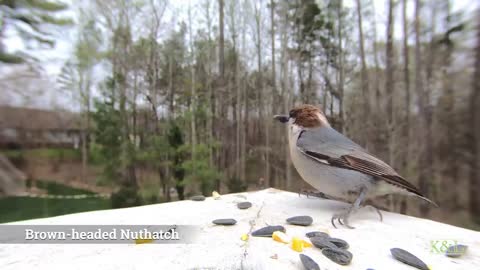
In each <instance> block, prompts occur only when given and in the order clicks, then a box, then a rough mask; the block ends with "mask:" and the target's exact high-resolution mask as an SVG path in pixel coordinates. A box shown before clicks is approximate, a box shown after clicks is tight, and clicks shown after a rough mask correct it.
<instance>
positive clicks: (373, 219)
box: [0, 189, 480, 270]
mask: <svg viewBox="0 0 480 270" xmlns="http://www.w3.org/2000/svg"><path fill="white" fill-rule="evenodd" d="M245 200H248V201H250V202H252V203H253V207H251V208H250V209H247V210H240V209H238V208H237V207H236V203H238V202H241V201H245ZM345 206H346V205H345V204H344V203H340V202H335V201H329V200H323V199H316V198H311V197H310V198H307V197H306V196H301V197H299V196H298V194H296V193H291V192H285V191H280V190H276V189H266V190H261V191H257V192H247V193H239V194H229V195H222V197H221V199H219V200H214V199H213V198H211V197H209V198H207V199H206V200H205V201H201V202H196V201H180V202H172V203H164V204H156V205H147V206H141V207H134V208H125V209H118V210H105V211H93V212H86V213H79V214H71V215H65V216H58V217H53V218H45V219H36V220H28V221H22V222H16V223H15V224H55V225H82V224H94V225H97V224H98V225H102V224H132V225H133V224H142V225H144V224H155V225H160V224H165V225H171V224H177V225H198V226H200V228H201V233H200V235H199V237H198V238H199V239H198V241H197V243H196V244H142V245H136V244H133V243H132V244H108V245H107V244H68V245H59V244H41V245H39V244H1V245H0V269H2V270H7V269H15V270H17V269H36V270H40V269H45V270H51V269H82V270H90V269H101V270H109V269H112V270H117V269H142V270H147V269H168V270H173V269H303V268H302V265H301V263H300V260H299V256H298V254H299V253H297V252H295V251H293V250H292V249H291V248H290V247H289V246H288V245H286V244H281V243H278V242H275V241H273V240H272V239H271V238H257V237H250V238H249V240H248V241H247V242H244V241H242V240H241V236H242V234H246V233H248V232H249V231H250V230H251V229H252V227H251V224H254V225H253V228H254V229H258V228H261V227H264V226H267V225H283V226H285V228H286V229H287V234H288V235H291V236H304V234H305V233H306V232H308V231H314V230H322V231H327V232H328V233H329V234H330V235H331V236H332V237H338V238H342V239H344V240H346V241H347V242H348V243H349V244H350V249H349V250H350V251H351V252H352V253H353V260H352V263H351V264H350V265H348V266H340V265H337V264H335V263H333V262H331V261H330V260H329V259H327V258H326V257H324V256H323V255H322V253H321V251H320V250H319V249H317V248H315V247H313V248H307V249H305V251H304V253H305V254H306V255H308V256H310V257H311V258H313V259H314V260H315V261H316V262H317V263H318V264H319V265H320V268H321V269H322V270H323V269H330V270H333V269H355V270H363V269H368V268H372V269H376V270H381V269H390V270H395V269H414V268H412V267H410V266H407V265H404V264H402V263H400V262H398V261H396V260H394V259H393V258H392V256H391V255H390V248H394V247H398V248H403V249H406V250H408V251H409V252H411V253H413V254H415V255H416V256H418V257H419V258H420V259H422V260H423V261H424V262H425V263H426V264H427V265H429V266H430V267H431V269H433V270H442V269H449V270H453V269H472V270H473V269H480V232H476V231H472V230H467V229H463V228H459V227H455V226H450V225H446V224H442V223H439V222H434V221H431V220H427V219H419V218H414V217H410V216H405V215H400V214H396V213H389V212H383V217H384V219H383V222H380V221H379V219H378V216H377V214H376V213H375V212H374V211H372V210H368V209H362V210H361V211H360V212H359V213H357V214H356V215H354V216H352V218H351V224H352V225H353V226H355V227H356V229H354V230H350V229H346V228H340V229H335V228H333V227H332V225H331V224H330V218H331V216H332V213H334V212H336V211H339V210H341V208H342V207H345ZM296 215H310V216H312V217H313V219H314V222H313V224H312V225H310V226H308V227H300V226H293V225H287V224H286V222H285V219H287V218H288V217H291V216H296ZM219 218H234V219H236V220H237V221H238V222H237V224H236V225H234V226H228V227H223V226H215V225H213V224H212V220H214V219H219ZM444 239H448V240H456V241H458V242H459V243H461V244H466V245H468V246H469V248H468V252H467V254H466V255H464V256H463V257H461V258H457V259H454V258H449V257H446V256H445V255H443V254H437V253H435V252H431V251H432V248H431V241H437V240H444ZM275 254H276V256H275ZM272 256H274V257H276V259H274V258H271V257H272Z"/></svg>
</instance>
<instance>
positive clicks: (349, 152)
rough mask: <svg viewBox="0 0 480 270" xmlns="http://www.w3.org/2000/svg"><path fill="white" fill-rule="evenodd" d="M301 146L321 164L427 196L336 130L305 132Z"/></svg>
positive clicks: (307, 154) (323, 129) (299, 141)
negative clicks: (352, 171)
mask: <svg viewBox="0 0 480 270" xmlns="http://www.w3.org/2000/svg"><path fill="white" fill-rule="evenodd" d="M297 147H298V149H299V150H300V151H301V152H302V153H303V154H305V155H306V156H308V157H310V158H312V159H314V160H316V161H318V162H321V163H324V164H327V165H330V166H334V167H339V168H344V169H349V170H354V171H358V172H361V173H364V174H367V175H371V176H374V178H375V179H377V180H384V181H386V182H388V183H390V184H392V185H395V186H398V187H401V188H404V189H406V190H408V191H410V192H412V193H415V194H417V195H419V196H422V197H424V196H423V195H422V194H421V193H420V191H419V190H418V189H417V188H416V187H415V186H414V185H412V184H411V183H409V182H408V181H407V180H405V179H404V178H403V177H401V176H400V175H399V174H398V173H397V172H396V171H395V170H394V169H393V168H392V167H390V166H389V165H388V164H386V163H385V162H383V161H381V160H380V159H378V158H376V157H374V156H373V155H371V154H370V153H368V152H367V151H366V150H365V149H363V148H362V147H361V146H360V145H358V144H356V143H354V142H353V141H352V140H350V139H349V138H347V137H345V136H344V135H343V134H341V133H339V132H338V131H336V130H335V129H333V128H330V127H320V128H315V129H308V130H303V131H302V132H301V134H300V135H299V137H298V140H297Z"/></svg>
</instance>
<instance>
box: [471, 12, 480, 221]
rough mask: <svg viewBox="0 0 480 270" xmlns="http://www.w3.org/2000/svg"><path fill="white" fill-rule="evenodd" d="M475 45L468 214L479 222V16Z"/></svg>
mask: <svg viewBox="0 0 480 270" xmlns="http://www.w3.org/2000/svg"><path fill="white" fill-rule="evenodd" d="M477 20H478V22H477V29H476V30H477V45H476V48H475V71H474V74H473V77H472V79H473V85H472V92H471V97H470V121H471V123H470V124H471V132H472V134H471V136H470V138H471V139H470V147H471V160H470V194H469V195H470V215H471V217H472V218H473V219H474V221H475V222H477V223H480V196H479V194H480V174H479V172H480V157H479V155H480V110H479V109H478V108H480V80H479V79H478V78H480V18H477Z"/></svg>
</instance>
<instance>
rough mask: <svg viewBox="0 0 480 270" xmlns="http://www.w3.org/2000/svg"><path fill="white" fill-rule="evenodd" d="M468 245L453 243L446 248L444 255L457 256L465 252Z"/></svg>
mask: <svg viewBox="0 0 480 270" xmlns="http://www.w3.org/2000/svg"><path fill="white" fill-rule="evenodd" d="M467 248H468V246H466V245H454V246H450V247H448V249H447V252H446V253H445V255H447V256H448V257H452V258H458V257H460V256H462V255H463V254H465V253H466V252H467Z"/></svg>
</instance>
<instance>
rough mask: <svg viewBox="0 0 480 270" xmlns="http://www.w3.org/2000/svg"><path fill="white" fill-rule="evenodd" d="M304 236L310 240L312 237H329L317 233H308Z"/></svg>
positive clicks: (322, 233) (323, 233)
mask: <svg viewBox="0 0 480 270" xmlns="http://www.w3.org/2000/svg"><path fill="white" fill-rule="evenodd" d="M305 236H307V237H308V238H312V237H330V235H328V233H325V232H319V231H315V232H308V233H306V234H305Z"/></svg>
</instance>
